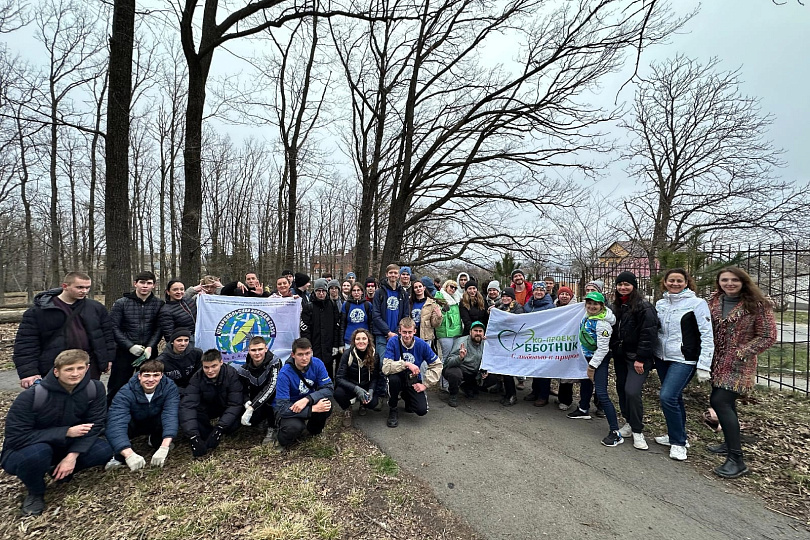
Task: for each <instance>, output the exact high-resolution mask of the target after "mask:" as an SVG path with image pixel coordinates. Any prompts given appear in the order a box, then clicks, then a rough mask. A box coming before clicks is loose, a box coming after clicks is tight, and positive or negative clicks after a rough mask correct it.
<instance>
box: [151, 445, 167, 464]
mask: <svg viewBox="0 0 810 540" xmlns="http://www.w3.org/2000/svg"><path fill="white" fill-rule="evenodd" d="M168 455H169V447H168V446H161V447H160V448H158V449H157V450H156V451H155V453H154V454H152V467H163V465H165V464H166V456H168Z"/></svg>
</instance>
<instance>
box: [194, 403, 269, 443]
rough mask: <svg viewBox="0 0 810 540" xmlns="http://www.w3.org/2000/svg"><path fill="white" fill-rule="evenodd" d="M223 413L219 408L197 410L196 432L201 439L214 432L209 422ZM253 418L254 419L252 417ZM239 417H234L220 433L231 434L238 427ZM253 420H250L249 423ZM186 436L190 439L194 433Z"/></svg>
mask: <svg viewBox="0 0 810 540" xmlns="http://www.w3.org/2000/svg"><path fill="white" fill-rule="evenodd" d="M223 412H225V411H223V410H222V409H220V408H219V407H205V408H202V407H201V408H199V409H197V432H198V433H199V435H200V438H201V439H207V438H208V436H209V435H211V432H212V431H214V426H212V425H211V420H212V419H214V418H219V417H220V416H221V415H222V413H223ZM254 418H255V417H254ZM240 420H241V415H239V416H237V417H236V420H235V421H234V422H233V423H232V424H231V425H228V426H222V428H223V429H222V432H223V433H225V434H226V435H227V434H230V433H233V432H234V431H236V430H237V429H239V426H240ZM252 422H253V420H251V423H252ZM186 435H187V436H189V437H191V436H192V435H194V433H186Z"/></svg>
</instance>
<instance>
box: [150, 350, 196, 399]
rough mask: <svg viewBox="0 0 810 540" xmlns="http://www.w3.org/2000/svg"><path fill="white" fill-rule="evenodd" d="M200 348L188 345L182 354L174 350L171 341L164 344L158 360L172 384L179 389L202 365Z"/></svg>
mask: <svg viewBox="0 0 810 540" xmlns="http://www.w3.org/2000/svg"><path fill="white" fill-rule="evenodd" d="M202 355H203V352H202V350H201V349H197V348H196V347H191V346H189V347H188V348H187V349H186V350H185V351H183V353H182V354H180V353H177V352H175V351H174V346H172V344H171V343H169V344H168V345H166V348H164V349H163V352H161V353H160V356H158V357H157V359H158V360H160V361H161V362H163V373H164V374H165V375H166V376H167V377H168V378H170V379H171V380H173V381H174V384H176V385H177V387H178V388H180V389H181V393H182V391H183V389H184V388H185V387H186V386H188V382H189V381H190V380H191V376H192V375H194V373H195V372H196V371H197V370H198V369H200V367H202Z"/></svg>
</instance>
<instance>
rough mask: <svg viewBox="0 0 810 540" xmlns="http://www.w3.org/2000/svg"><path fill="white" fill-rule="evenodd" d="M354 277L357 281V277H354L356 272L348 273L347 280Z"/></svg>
mask: <svg viewBox="0 0 810 540" xmlns="http://www.w3.org/2000/svg"><path fill="white" fill-rule="evenodd" d="M352 277H353V278H354V279H357V276H356V275H354V272H346V279H349V278H352Z"/></svg>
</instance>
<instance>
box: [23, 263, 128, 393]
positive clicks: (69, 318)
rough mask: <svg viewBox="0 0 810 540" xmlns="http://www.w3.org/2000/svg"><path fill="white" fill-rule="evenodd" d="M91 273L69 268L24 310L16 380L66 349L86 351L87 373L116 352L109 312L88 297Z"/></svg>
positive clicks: (95, 372) (41, 370) (38, 373)
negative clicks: (53, 286) (60, 280)
mask: <svg viewBox="0 0 810 540" xmlns="http://www.w3.org/2000/svg"><path fill="white" fill-rule="evenodd" d="M89 291H90V276H88V275H87V274H83V273H81V272H70V273H69V274H68V275H66V276H65V279H64V280H63V283H62V287H61V288H60V289H51V290H49V291H45V292H41V293H39V294H38V295H36V297H34V305H33V306H32V307H30V308H28V309H27V310H26V312H25V313H24V314H23V318H22V322H20V326H19V328H18V330H17V337H16V338H14V357H13V358H14V365H15V366H16V367H17V374H18V375H19V376H20V386H22V387H23V388H28V387H29V386H31V385H32V384H34V381H36V380H37V379H41V378H42V377H44V376H46V375H47V374H48V373H50V372H51V370H52V369H53V361H54V359H55V358H56V355H58V354H59V353H60V352H62V351H64V350H67V349H81V350H83V351H85V352H87V354H88V355H89V356H90V376H91V377H92V378H93V379H98V378H99V377H100V376H101V373H106V372H107V371H108V370H109V369H110V365H111V363H112V361H113V358H114V357H115V340H114V339H113V328H112V321H111V320H110V316H109V314H108V313H107V310H106V309H105V308H104V306H103V305H101V304H100V303H98V302H96V301H95V300H91V299H89V298H87V293H88V292H89Z"/></svg>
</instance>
